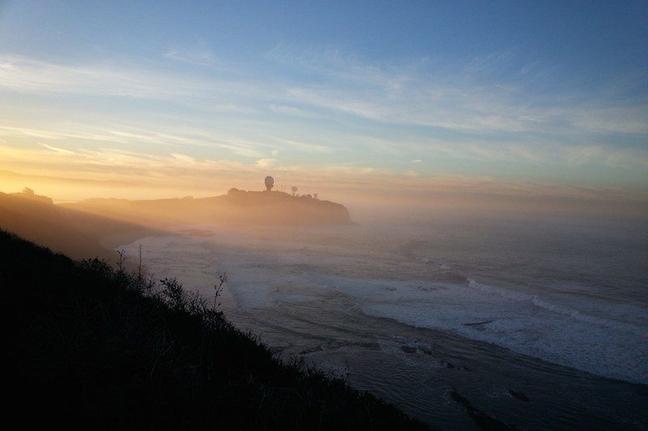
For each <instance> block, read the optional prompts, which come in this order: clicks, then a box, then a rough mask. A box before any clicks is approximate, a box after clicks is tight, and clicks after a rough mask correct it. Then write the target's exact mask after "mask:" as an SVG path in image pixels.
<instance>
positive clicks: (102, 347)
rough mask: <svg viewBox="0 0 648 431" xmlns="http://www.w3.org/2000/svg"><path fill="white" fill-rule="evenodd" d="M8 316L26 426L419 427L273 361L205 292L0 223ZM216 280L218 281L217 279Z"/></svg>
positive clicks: (14, 407) (0, 278)
mask: <svg viewBox="0 0 648 431" xmlns="http://www.w3.org/2000/svg"><path fill="white" fill-rule="evenodd" d="M0 284H1V285H2V287H3V293H4V294H5V298H6V304H9V305H10V307H8V316H7V317H8V320H9V322H11V324H12V328H13V330H12V332H13V333H12V336H11V337H10V339H11V340H12V341H11V343H10V346H9V348H8V349H7V356H8V359H9V364H10V366H9V367H10V368H9V372H10V375H11V378H10V382H9V386H8V389H9V393H11V394H12V398H11V406H10V411H12V412H14V414H16V412H18V411H23V410H25V409H26V408H27V409H29V410H31V411H35V412H36V414H20V420H21V424H22V426H23V427H27V428H29V427H31V426H33V425H48V427H54V426H60V425H65V426H67V427H70V426H83V427H85V428H89V429H96V428H102V429H103V428H109V429H124V428H128V429H133V428H136V429H255V430H262V429H282V430H283V429H287V430H290V429H294V430H298V429H299V430H305V429H313V430H317V429H322V430H323V429H335V430H341V429H423V425H421V424H419V423H418V422H416V421H414V420H413V419H410V418H409V417H407V416H406V415H405V414H404V413H402V412H401V411H399V410H397V409H396V408H394V407H392V406H390V405H388V404H386V403H385V402H383V401H380V400H378V399H376V398H375V397H373V396H372V395H370V394H367V393H364V392H359V391H355V390H352V389H351V388H349V387H348V386H347V385H346V384H345V382H344V381H342V380H339V379H335V378H331V377H328V376H326V375H324V374H322V373H321V372H319V371H316V370H313V369H311V368H309V367H307V366H305V365H304V364H303V363H301V362H300V361H298V360H294V361H292V362H291V363H285V362H282V361H279V360H278V359H276V358H275V357H274V356H273V354H272V353H271V352H270V350H268V349H267V348H266V347H265V346H264V345H262V344H261V343H260V342H259V341H258V340H257V339H256V338H255V337H254V336H253V335H251V334H249V333H243V332H241V331H240V330H238V329H236V328H235V327H233V326H232V325H231V324H230V323H229V322H228V321H227V320H226V319H225V317H224V316H223V314H222V313H221V312H220V311H219V310H218V309H217V308H216V307H215V306H214V305H212V303H211V301H210V302H207V301H206V300H205V299H203V298H201V297H198V296H194V295H190V294H188V293H187V292H185V290H184V289H183V288H182V285H181V283H180V282H178V281H177V280H174V279H164V280H160V281H155V280H153V279H152V278H151V277H147V276H145V275H143V274H138V273H135V274H131V273H128V272H126V271H124V270H119V269H114V268H112V267H111V266H109V265H108V264H106V263H104V262H103V261H101V260H97V259H91V260H84V261H74V260H72V259H69V258H68V257H66V256H63V255H61V254H55V253H53V252H51V251H50V250H48V249H46V248H43V247H40V246H36V245H34V244H32V243H30V242H27V241H25V240H23V239H21V238H19V237H17V236H15V235H13V234H10V233H8V232H5V231H1V230H0ZM217 287H218V286H217Z"/></svg>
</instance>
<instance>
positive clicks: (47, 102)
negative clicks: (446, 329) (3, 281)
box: [0, 0, 648, 192]
mask: <svg viewBox="0 0 648 431" xmlns="http://www.w3.org/2000/svg"><path fill="white" fill-rule="evenodd" d="M646 46H648V2H562V1H561V2H457V1H453V2H431V1H427V2H414V1H412V2H378V1H371V2H315V1H312V2H265V1H264V2H227V3H226V2H189V3H185V2H161V1H155V2H133V1H131V2H119V1H110V2H106V1H102V2H99V1H97V2H93V1H78V2H76V1H48V2H31V1H2V0H0V154H2V156H3V157H1V158H4V163H3V162H2V161H0V169H4V170H7V171H12V172H18V173H21V174H31V175H33V174H35V173H37V172H47V174H48V175H50V176H53V177H56V176H62V175H63V173H65V174H66V175H68V176H69V175H70V172H71V171H72V172H76V173H77V174H76V176H77V177H79V176H81V177H83V175H86V176H87V175H90V174H94V175H96V176H98V177H101V176H104V177H105V178H108V177H110V176H111V175H113V176H114V175H119V174H122V175H123V174H124V172H127V171H128V170H129V168H130V170H131V171H132V168H133V167H134V166H143V165H144V166H147V167H148V168H147V171H148V172H150V177H151V178H157V177H160V176H164V175H169V170H168V167H169V166H174V167H176V168H177V170H174V171H171V172H174V174H173V175H177V172H185V173H186V172H188V171H192V172H202V175H204V176H218V175H220V176H221V177H223V178H225V177H226V176H227V175H231V176H233V177H235V178H237V179H240V178H244V177H245V176H246V175H257V174H260V173H261V171H263V172H266V171H273V172H276V173H277V174H278V175H279V176H281V175H283V176H284V177H286V178H290V179H291V180H295V181H297V180H302V181H306V178H307V177H309V176H310V177H311V178H318V179H322V178H328V177H334V178H337V179H340V181H342V179H343V180H344V181H347V182H354V181H355V183H357V184H362V183H363V181H368V179H370V178H371V177H372V176H378V175H382V176H386V177H388V178H390V179H392V180H393V181H396V182H398V181H409V183H407V184H413V185H414V184H416V185H417V186H420V187H424V185H425V184H428V183H429V181H431V179H433V178H438V177H444V178H448V177H452V178H454V179H455V180H456V179H459V180H461V181H463V180H466V181H469V180H471V179H472V180H474V181H482V180H483V179H488V180H489V181H502V182H507V183H520V184H527V183H533V184H538V183H541V184H549V185H551V184H553V185H561V186H567V187H569V186H574V187H576V186H579V187H599V188H613V189H619V190H630V189H632V190H639V191H644V192H645V191H647V190H648V50H647V49H646V48H645V47H646ZM1 158H0V159H1ZM192 175H193V174H192ZM237 175H238V176H237ZM102 178H103V177H102ZM191 178H194V177H191ZM194 180H195V181H198V180H199V177H195V178H194ZM416 181H418V183H416ZM190 183H191V180H190V179H187V185H190Z"/></svg>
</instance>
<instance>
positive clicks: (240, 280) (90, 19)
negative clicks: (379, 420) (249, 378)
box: [0, 0, 648, 429]
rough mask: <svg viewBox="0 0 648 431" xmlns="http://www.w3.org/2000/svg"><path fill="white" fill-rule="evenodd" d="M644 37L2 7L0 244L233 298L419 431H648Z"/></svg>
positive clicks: (572, 18) (271, 331)
mask: <svg viewBox="0 0 648 431" xmlns="http://www.w3.org/2000/svg"><path fill="white" fill-rule="evenodd" d="M646 23H648V4H647V3H646V2H645V1H627V2H623V3H622V4H617V3H613V2H584V1H582V2H581V1H575V2H511V1H494V2H488V3H479V4H477V3H475V2H463V1H452V2H416V1H411V2H406V3H405V4H401V3H397V2H377V1H352V2H348V1H347V2H328V1H327V2H319V1H309V2H306V3H305V2H297V1H281V2H263V1H251V2H244V3H241V2H213V1H194V2H190V3H189V4H185V3H180V2H173V1H138V2H130V1H121V0H116V1H110V2H101V1H73V0H69V1H52V2H36V1H31V0H26V1H12V0H5V1H3V0H0V201H1V202H0V204H2V205H4V206H3V207H2V208H0V209H2V210H3V211H4V213H0V216H2V217H5V218H0V221H4V220H9V221H10V222H11V223H13V226H18V227H20V228H21V229H24V233H26V234H28V233H33V232H37V233H38V235H39V236H38V238H45V239H49V240H52V241H53V242H55V241H56V240H58V242H59V243H61V242H63V243H66V241H67V242H68V243H66V245H67V246H69V247H70V248H69V250H73V251H78V252H79V253H80V254H79V255H80V256H81V255H83V256H84V257H87V256H85V255H84V254H83V253H87V251H88V250H93V251H95V248H94V247H95V246H96V247H99V246H100V245H101V246H102V247H104V250H101V251H103V252H106V253H107V254H106V255H112V254H113V253H112V251H113V250H112V247H113V246H114V245H115V244H117V243H120V242H123V246H124V247H125V248H126V250H127V251H128V256H129V259H130V261H131V263H132V262H133V261H135V260H137V259H138V255H139V247H140V245H141V246H142V250H143V253H144V254H143V262H144V265H145V267H146V268H147V270H148V271H150V273H151V274H152V276H154V277H158V278H159V277H167V276H172V277H177V279H178V280H179V281H180V282H182V283H184V285H185V286H186V287H187V288H189V289H191V290H195V291H198V292H200V294H202V295H203V296H204V297H205V298H208V299H210V300H211V298H213V294H214V291H213V288H212V287H213V285H214V283H215V280H216V275H217V273H219V272H227V273H228V274H229V276H230V279H229V281H228V282H227V283H226V286H225V290H224V292H223V296H222V297H221V298H220V299H219V300H220V301H221V302H222V303H221V305H220V307H222V309H223V310H224V311H225V313H226V315H227V317H228V318H229V319H230V320H231V321H232V322H233V323H234V324H235V325H237V326H238V327H240V328H244V329H249V330H250V331H252V332H253V333H255V334H258V335H259V337H260V338H261V340H262V341H263V342H265V343H267V344H268V345H269V346H271V347H272V348H273V351H275V352H276V353H277V355H279V356H281V357H284V358H291V357H293V356H298V357H301V358H304V359H305V360H306V361H307V362H308V363H310V364H314V365H316V366H317V367H320V368H322V369H324V370H327V371H329V372H331V373H333V374H335V375H339V376H342V377H344V378H346V379H347V381H348V382H349V383H350V384H351V385H352V386H354V387H356V388H360V389H366V390H369V391H371V392H373V393H375V394H377V395H378V396H380V397H382V398H384V399H386V400H388V401H390V402H393V403H394V404H396V405H397V406H399V407H401V408H403V409H404V410H406V411H407V412H408V413H411V414H413V415H415V416H416V417H419V418H421V419H423V420H425V421H428V422H429V423H431V424H440V425H441V426H448V428H451V429H453V428H458V429H471V428H474V427H475V426H476V425H475V423H474V422H473V421H471V420H470V418H469V416H468V414H467V407H466V404H465V403H464V404H462V403H461V402H459V401H457V400H458V398H457V397H456V396H455V397H454V398H453V395H452V394H454V393H455V392H456V393H458V394H461V395H462V396H465V397H466V399H468V400H470V402H472V403H474V405H475V406H477V407H478V408H479V409H482V410H484V411H486V412H487V413H488V414H490V415H494V416H495V417H497V418H498V419H502V420H504V422H506V423H508V424H515V425H518V426H520V427H521V428H523V429H580V428H587V429H611V428H623V429H641V428H642V427H643V428H644V429H645V428H648V417H647V416H646V409H645V406H646V405H648V390H647V389H646V388H647V387H648V386H647V385H648V365H647V364H648V317H647V316H648V50H646V46H648V26H647V25H646ZM266 176H272V177H273V181H274V182H273V184H274V185H273V187H274V188H272V191H270V190H268V191H267V192H266V191H264V178H266ZM23 187H29V188H30V189H28V190H27V191H26V192H25V193H22V194H19V195H11V193H13V192H19V191H21V190H23ZM233 188H236V190H232V189H233ZM32 189H33V190H32ZM34 190H35V191H36V193H34ZM245 190H248V191H255V193H246V192H245ZM276 192H280V193H276ZM39 195H45V196H49V197H51V198H52V199H53V202H52V201H50V200H49V199H47V198H44V197H43V196H39ZM291 195H292V196H291ZM25 198H27V202H28V204H25V200H24V199H25ZM155 199H164V200H163V201H156V202H149V201H150V200H155ZM134 201H137V202H134ZM327 201H331V202H327ZM35 202H36V203H37V204H34V203H35ZM23 204H24V207H21V211H23V210H24V211H26V212H19V211H17V210H16V211H17V212H15V213H12V212H11V210H12V209H13V208H18V207H20V206H21V205H23ZM32 204H34V205H33V206H30V205H32ZM39 205H40V207H39ZM36 207H38V210H34V209H33V208H36ZM270 207H272V211H270V210H269V208H270ZM289 207H290V208H292V209H291V210H289V209H287V208H289ZM25 208H27V209H25ZM295 208H298V209H299V211H301V212H299V211H297V210H295ZM324 208H328V209H327V210H324ZM347 209H348V210H349V213H350V217H351V220H352V223H351V224H346V223H347V221H348V213H347ZM29 211H35V212H34V213H29ZM38 211H41V212H40V213H39V212H38ZM84 212H90V213H92V216H88V215H87V214H81V215H79V214H80V213H84ZM36 213H37V215H38V217H41V218H40V219H39V218H38V217H37V216H34V214H36ZM31 216H34V217H33V218H30V217H31ZM59 216H60V217H59ZM212 216H213V217H212ZM66 217H69V218H66ZM97 217H104V219H102V218H97ZM219 217H220V218H219ZM43 219H47V220H45V221H47V222H48V223H50V222H51V224H47V223H44V221H43ZM34 220H36V222H34ZM79 220H81V221H79ZM59 222H60V223H61V224H59V225H57V224H56V223H59ZM124 222H127V224H126V225H125V224H124ZM6 223H9V222H6ZM30 223H32V224H30ZM279 224H283V226H278V225H279ZM78 225H82V226H78ZM307 225H308V226H307ZM43 226H45V227H43ZM48 226H59V227H60V226H64V227H65V229H59V230H57V229H56V228H55V227H54V228H47V227H48ZM0 227H2V226H0ZM143 228H146V230H144V229H143ZM30 229H31V232H30ZM48 229H49V230H48ZM111 229H115V230H119V229H121V230H120V234H117V232H112V231H111ZM79 232H81V233H82V235H80V237H82V239H84V240H88V239H89V238H90V239H92V241H94V242H93V243H92V244H90V243H89V242H87V243H81V244H79V243H76V242H75V241H76V240H77V238H71V237H73V236H74V234H78V233H79ZM142 232H145V234H144V233H142ZM153 233H155V234H153ZM142 235H146V237H144V238H141V239H139V240H137V241H135V242H133V241H132V238H139V237H140V236H142ZM68 236H70V237H68ZM35 237H36V236H35ZM108 237H110V238H108ZM123 238H129V239H128V240H123ZM81 242H83V241H81ZM54 245H56V244H54ZM54 245H53V246H54Z"/></svg>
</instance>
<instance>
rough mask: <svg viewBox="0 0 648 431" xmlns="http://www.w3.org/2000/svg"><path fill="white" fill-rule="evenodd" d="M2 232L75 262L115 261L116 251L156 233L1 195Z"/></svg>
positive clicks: (26, 196)
mask: <svg viewBox="0 0 648 431" xmlns="http://www.w3.org/2000/svg"><path fill="white" fill-rule="evenodd" d="M0 228H2V229H4V230H7V231H10V232H13V233H15V234H17V235H20V236H21V237H24V238H26V239H28V240H30V241H34V242H36V243H38V244H42V245H44V246H47V247H50V248H51V249H53V250H55V251H58V252H61V253H65V254H67V255H69V256H72V257H74V258H89V257H102V258H110V259H112V258H113V257H114V254H115V253H114V252H113V251H112V249H113V248H114V247H117V246H118V245H121V244H127V243H129V242H132V241H134V240H135V239H137V238H139V237H141V236H144V235H152V234H154V233H155V231H153V230H151V229H146V228H143V227H142V226H139V225H136V224H132V223H126V222H123V221H117V220H111V219H110V218H107V217H102V216H99V215H93V214H87V213H83V212H80V211H76V210H72V209H67V208H62V207H60V206H58V205H54V203H53V202H52V200H51V199H50V198H48V197H45V196H39V195H35V194H33V193H30V192H23V193H13V194H6V193H0Z"/></svg>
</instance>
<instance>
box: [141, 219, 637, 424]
mask: <svg viewBox="0 0 648 431" xmlns="http://www.w3.org/2000/svg"><path fill="white" fill-rule="evenodd" d="M192 228H200V229H202V230H203V233H202V235H206V233H205V232H204V231H205V230H208V231H209V230H211V231H212V235H209V236H185V237H178V236H168V237H158V238H147V239H144V240H142V241H138V242H137V243H134V244H132V245H131V246H130V247H129V248H128V249H129V250H130V252H131V253H132V254H133V256H134V257H135V256H136V253H137V251H138V245H139V244H142V246H143V249H144V250H145V261H146V264H147V266H148V267H149V268H150V269H151V270H152V271H153V272H155V273H156V275H158V276H176V277H178V278H179V279H182V280H184V281H185V283H186V285H187V286H189V287H190V288H192V289H196V290H198V291H199V292H201V293H202V294H204V295H205V296H206V297H208V298H210V297H211V296H210V295H211V294H213V291H212V289H211V285H212V284H213V280H214V275H215V274H216V272H219V271H226V272H227V273H228V274H229V275H230V281H229V282H228V284H227V287H226V291H225V296H224V298H223V307H224V309H225V310H226V314H227V316H228V317H229V318H231V319H232V320H233V321H234V322H236V323H237V324H238V325H240V326H241V327H244V328H248V329H250V330H252V331H253V332H254V333H257V334H259V335H260V336H261V339H262V340H263V341H264V342H266V343H268V344H269V345H270V346H271V347H273V348H275V349H276V351H277V352H280V353H281V354H282V355H284V356H285V357H291V356H292V355H299V356H301V357H304V358H305V359H306V360H307V361H309V362H311V363H314V364H317V365H318V366H320V367H323V368H325V369H328V370H331V372H333V373H335V374H337V375H342V376H346V378H347V379H349V381H350V382H351V383H352V384H355V385H357V386H359V387H361V388H364V389H368V390H371V391H373V392H375V393H377V394H379V395H381V396H383V397H385V398H387V399H389V400H392V401H394V402H396V403H397V405H399V406H404V407H405V408H406V410H408V411H411V412H412V413H413V414H415V415H417V416H419V417H422V418H424V419H426V420H429V421H430V422H431V423H439V422H438V420H439V419H440V418H443V420H444V422H443V423H448V421H450V422H449V423H456V425H461V426H462V427H467V428H470V427H471V426H472V425H471V424H470V422H469V421H468V420H467V418H466V417H465V415H464V414H463V411H462V410H461V409H460V408H457V407H453V406H449V405H448V403H449V401H448V399H447V396H448V395H447V394H448V392H449V391H450V390H452V389H453V388H456V389H458V390H459V392H460V393H464V392H466V393H469V394H470V396H471V399H476V400H478V401H479V403H481V404H480V405H481V407H483V408H485V409H486V410H487V411H488V412H489V413H492V414H495V415H496V417H498V418H500V419H505V421H506V422H507V423H515V424H518V425H521V426H523V427H524V428H526V429H543V428H545V429H546V428H547V427H550V428H557V427H558V428H579V427H582V426H583V425H584V424H588V426H590V427H593V428H599V429H605V428H606V427H609V426H612V425H614V426H624V427H627V428H629V429H632V428H636V429H640V428H641V424H642V423H643V424H645V421H646V419H647V417H646V416H645V413H640V411H641V408H640V406H641V405H643V404H644V403H645V399H646V392H645V387H641V386H635V385H632V384H630V383H622V382H620V381H614V380H608V379H606V378H612V379H618V380H623V381H626V382H632V383H641V384H646V383H647V382H648V367H647V366H646V364H648V349H647V348H646V346H647V344H646V343H645V340H646V336H647V333H646V328H647V327H648V321H647V319H646V316H648V313H647V311H648V292H647V291H646V286H648V283H647V282H648V272H647V271H646V269H645V262H646V260H647V258H648V255H647V254H646V253H647V250H648V249H647V248H646V244H647V241H648V237H647V235H648V224H647V223H646V220H633V221H628V220H624V221H623V222H618V221H612V220H601V219H598V220H588V221H583V219H582V218H579V219H574V218H569V217H564V216H563V217H553V218H548V217H543V218H536V217H523V218H521V217H517V218H513V217H511V218H509V219H505V220H502V219H501V218H499V217H498V218H488V217H486V216H482V217H474V216H462V217H458V216H456V215H455V216H453V217H449V216H448V215H447V214H446V215H439V214H437V215H436V216H434V215H431V216H430V217H429V219H428V220H426V221H425V222H421V221H414V222H413V221H411V219H410V221H409V222H406V221H405V220H403V219H401V220H400V223H389V224H385V223H384V222H383V223H371V222H367V223H365V224H361V225H355V226H345V227H321V228H285V227H284V228H272V227H265V228H249V229H241V230H237V231H234V232H232V231H230V230H228V229H224V228H222V227H219V226H213V225H212V226H193V227H192ZM511 391H514V392H517V391H519V392H522V393H524V394H525V396H526V397H528V398H529V399H531V400H532V401H531V402H530V403H529V404H527V403H525V402H522V401H519V400H516V399H515V397H514V396H513V395H511ZM585 400H586V401H585ZM512 406H513V411H512V410H511V409H512ZM516 409H519V410H516ZM547 409H550V410H554V409H557V410H558V411H559V412H558V413H556V414H555V415H550V416H547V415H546V413H545V412H546V410H547ZM584 417H587V418H588V419H586V420H584V419H583V418H584ZM574 421H576V422H575V423H574Z"/></svg>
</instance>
